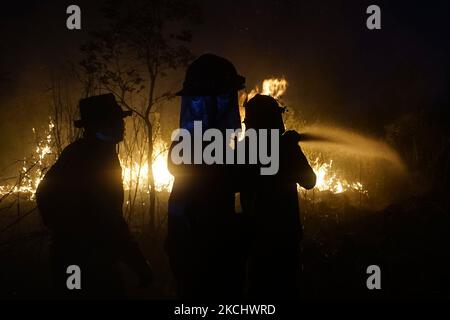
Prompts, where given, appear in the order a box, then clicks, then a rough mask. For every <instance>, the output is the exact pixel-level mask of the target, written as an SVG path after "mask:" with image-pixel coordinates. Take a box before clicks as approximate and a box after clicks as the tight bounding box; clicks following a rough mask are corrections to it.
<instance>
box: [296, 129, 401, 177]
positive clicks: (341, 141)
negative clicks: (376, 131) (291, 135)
mask: <svg viewBox="0 0 450 320" xmlns="http://www.w3.org/2000/svg"><path fill="white" fill-rule="evenodd" d="M300 141H301V144H302V145H305V146H307V147H308V148H311V149H314V150H317V151H336V152H339V153H348V154H349V155H350V156H351V155H354V156H359V157H364V158H369V159H379V160H384V161H387V162H389V163H390V164H391V165H392V166H393V168H394V169H396V170H397V171H398V172H399V173H402V174H404V173H406V167H405V164H404V163H403V161H402V159H401V158H400V156H399V155H398V153H397V151H395V150H394V149H393V148H392V147H391V146H389V145H388V144H387V143H386V142H384V141H382V140H377V139H374V138H370V137H367V136H364V135H362V134H360V133H356V132H354V131H350V130H347V129H342V128H338V127H331V126H322V125H314V126H307V127H304V128H303V130H302V132H301V140H300Z"/></svg>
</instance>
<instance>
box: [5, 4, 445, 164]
mask: <svg viewBox="0 0 450 320" xmlns="http://www.w3.org/2000/svg"><path fill="white" fill-rule="evenodd" d="M92 2H94V1H70V2H69V1H49V0H47V1H26V2H24V1H8V2H6V1H4V2H2V4H1V6H2V8H1V10H0V12H1V13H0V14H1V16H0V30H1V37H2V39H1V42H0V49H1V50H0V56H1V59H0V79H1V80H0V96H1V100H0V101H1V102H0V108H1V109H0V110H1V113H2V117H0V134H1V135H2V139H1V143H0V152H1V156H0V167H3V166H5V165H6V164H8V163H9V162H10V161H11V159H14V158H17V157H22V156H24V155H25V154H23V149H24V146H26V145H27V143H29V142H30V141H31V140H32V135H31V127H32V126H39V125H42V124H43V123H45V122H43V121H45V119H46V117H47V115H48V113H47V110H48V102H47V100H46V99H47V98H46V94H47V93H48V88H49V86H50V83H51V82H50V79H51V77H52V75H53V74H55V73H57V72H58V70H59V69H61V68H62V66H63V65H64V64H65V63H66V62H67V61H72V62H76V61H77V60H78V59H79V58H80V53H79V46H80V44H82V43H83V42H84V41H86V39H87V38H88V34H89V32H90V31H93V30H95V29H96V28H98V27H99V26H101V25H102V20H101V17H100V15H99V11H98V8H99V7H100V3H92ZM393 2H395V4H394V3H393ZM202 3H203V4H202V9H203V17H204V22H203V23H202V24H200V25H197V26H193V29H192V30H193V36H194V38H193V42H192V49H193V50H194V52H196V53H202V52H213V53H216V54H219V55H223V56H225V57H228V58H229V59H230V60H231V61H233V62H234V64H235V65H236V67H237V69H238V71H239V72H240V73H241V74H243V75H244V76H246V78H247V86H248V88H253V87H254V85H256V84H259V83H260V82H261V81H262V80H263V79H264V78H267V77H270V76H278V77H279V76H285V77H286V78H287V80H288V81H289V87H288V91H287V95H286V97H285V100H286V103H287V105H288V106H290V107H291V108H292V109H294V110H296V112H298V114H300V115H302V116H304V117H305V118H306V119H308V120H309V121H321V122H333V123H338V124H339V125H342V126H347V127H351V128H355V129H357V130H363V131H368V132H370V133H373V134H378V135H382V133H383V128H384V126H385V125H386V124H388V123H389V122H391V121H393V120H394V119H396V118H397V117H398V116H399V115H400V114H404V113H407V112H411V111H414V110H417V109H418V108H424V109H433V108H446V107H448V87H449V78H448V71H449V40H450V37H449V35H450V2H449V1H301V0H295V1H294V0H287V1H275V0H265V1H263V0H260V1H255V0H242V1H230V0H228V1H226V0H220V1H203V2H202ZM70 4H77V5H79V6H80V7H81V10H82V30H80V31H69V30H67V29H66V27H65V23H66V18H67V15H66V13H65V11H66V7H67V6H68V5H70ZM370 4H377V5H379V6H380V7H381V12H382V22H381V23H382V29H381V30H374V31H370V30H368V29H367V28H366V19H367V17H368V15H367V14H366V13H365V11H366V8H367V6H368V5H370ZM182 76H183V71H180V73H179V74H177V75H174V76H173V77H172V78H171V80H170V81H171V83H172V85H173V89H174V90H175V89H178V87H179V86H181V81H182ZM46 90H47V91H46ZM173 103H174V104H177V103H178V101H174V102H173ZM171 108H172V109H171ZM171 110H172V111H173V112H176V110H178V109H176V108H174V107H173V106H168V109H167V112H171Z"/></svg>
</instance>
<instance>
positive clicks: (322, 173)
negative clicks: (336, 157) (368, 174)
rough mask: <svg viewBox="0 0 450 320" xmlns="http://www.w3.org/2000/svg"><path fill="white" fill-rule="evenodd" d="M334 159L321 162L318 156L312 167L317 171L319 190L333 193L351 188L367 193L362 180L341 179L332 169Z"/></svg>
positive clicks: (317, 187) (317, 186)
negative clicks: (349, 180)
mask: <svg viewBox="0 0 450 320" xmlns="http://www.w3.org/2000/svg"><path fill="white" fill-rule="evenodd" d="M332 165H333V160H330V162H328V163H320V162H319V159H318V158H317V159H316V160H315V161H314V162H313V163H312V167H313V170H314V172H315V173H316V177H317V181H316V189H318V190H319V191H330V192H331V193H343V192H346V191H349V190H353V191H359V192H363V193H367V191H366V190H364V188H363V185H362V184H361V182H348V181H347V180H346V179H341V178H339V177H338V176H337V174H336V173H335V172H333V171H332Z"/></svg>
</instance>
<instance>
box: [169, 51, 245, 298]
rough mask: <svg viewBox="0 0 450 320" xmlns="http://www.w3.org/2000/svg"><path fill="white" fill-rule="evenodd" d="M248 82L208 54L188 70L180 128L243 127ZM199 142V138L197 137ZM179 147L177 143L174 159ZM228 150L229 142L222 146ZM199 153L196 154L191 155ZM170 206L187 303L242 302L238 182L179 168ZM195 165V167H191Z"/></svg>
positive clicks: (206, 168) (219, 169)
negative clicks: (241, 98) (242, 94)
mask: <svg viewBox="0 0 450 320" xmlns="http://www.w3.org/2000/svg"><path fill="white" fill-rule="evenodd" d="M244 82H245V78H244V77H242V76H240V75H239V74H238V73H237V71H236V68H235V67H234V65H233V64H232V63H231V62H230V61H228V60H227V59H225V58H222V57H219V56H216V55H213V54H204V55H201V56H200V57H198V58H197V59H196V60H195V61H193V62H192V63H191V64H190V65H189V66H188V68H187V71H186V77H185V81H184V83H183V88H182V89H181V90H180V91H179V92H178V93H177V94H178V95H179V96H181V110H180V128H182V129H186V130H188V131H189V132H190V133H191V135H192V136H195V135H196V134H198V133H199V132H197V131H196V130H194V129H193V128H194V121H200V122H201V125H202V131H204V130H206V129H210V128H213V129H216V130H219V131H221V132H224V131H225V130H226V129H233V130H234V129H237V128H240V127H241V123H240V116H239V105H238V91H239V90H240V89H242V88H244ZM194 139H195V137H194ZM177 143H178V142H173V143H172V146H171V148H170V150H169V154H171V151H172V150H173V148H174V146H176V145H177ZM222 143H223V145H224V148H225V147H227V142H226V141H222ZM193 154H194V153H193V152H191V155H193ZM171 159H172V157H171V156H169V159H168V167H169V170H170V172H171V173H172V174H173V175H174V177H175V180H174V184H173V188H172V192H171V194H170V198H169V203H168V236H167V246H166V249H167V253H168V256H169V261H170V265H171V268H172V271H173V273H174V276H175V279H176V281H177V292H178V296H179V297H182V298H224V297H225V298H238V297H240V296H242V292H243V280H244V276H245V264H244V261H245V260H244V258H243V255H242V254H241V251H240V249H241V248H240V246H242V241H241V239H240V234H241V232H240V230H241V229H240V226H241V223H240V221H239V220H238V218H239V217H238V216H239V215H237V214H236V213H235V210H234V204H235V199H234V197H235V188H236V185H237V179H236V176H237V175H236V174H235V169H234V167H233V166H229V165H221V164H215V165H196V164H192V165H191V164H181V165H179V164H175V163H173V162H172V161H171ZM191 163H192V162H191Z"/></svg>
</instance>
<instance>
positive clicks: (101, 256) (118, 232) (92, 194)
mask: <svg viewBox="0 0 450 320" xmlns="http://www.w3.org/2000/svg"><path fill="white" fill-rule="evenodd" d="M79 107H80V114H81V120H77V121H75V126H76V127H80V128H84V136H83V138H81V139H79V140H77V141H75V142H74V143H72V144H70V145H69V146H67V147H66V148H65V149H64V151H63V152H62V153H61V155H60V157H59V159H58V161H57V162H56V163H55V164H54V165H53V166H52V167H51V169H50V170H49V171H48V172H47V174H46V175H45V177H44V179H43V180H42V182H41V183H40V184H39V187H38V190H37V193H36V197H37V203H38V207H39V210H40V212H41V215H42V217H43V220H44V223H45V224H46V226H47V227H48V228H49V230H50V232H51V236H52V244H51V252H50V254H51V266H52V272H53V276H54V281H55V285H56V289H57V292H58V295H59V297H62V298H120V297H124V296H125V292H124V288H123V286H122V282H121V279H120V273H119V270H118V268H117V267H118V262H119V261H122V262H124V263H126V264H128V265H129V266H130V267H131V269H133V270H134V271H135V272H136V273H137V274H138V276H139V277H140V280H141V284H142V285H146V284H148V283H149V282H150V281H151V276H152V274H151V270H150V267H149V265H148V263H147V261H146V259H145V258H144V256H143V255H142V253H141V251H140V249H139V248H138V245H137V243H136V242H135V241H134V240H133V238H132V236H131V234H130V231H129V229H128V226H127V223H126V222H125V220H124V218H123V216H122V204H123V197H124V195H123V185H122V170H121V166H120V163H119V159H118V156H117V152H116V144H117V143H119V142H120V141H122V140H123V137H124V120H123V118H124V117H126V116H129V115H130V114H131V111H123V110H122V109H121V108H120V106H119V105H118V104H117V102H116V101H115V99H114V96H113V95H112V94H105V95H99V96H93V97H89V98H86V99H82V100H81V101H80V104H79ZM69 265H77V266H79V267H80V269H81V290H68V289H67V286H66V280H67V278H68V276H69V275H68V274H67V273H66V269H67V267H68V266H69Z"/></svg>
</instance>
